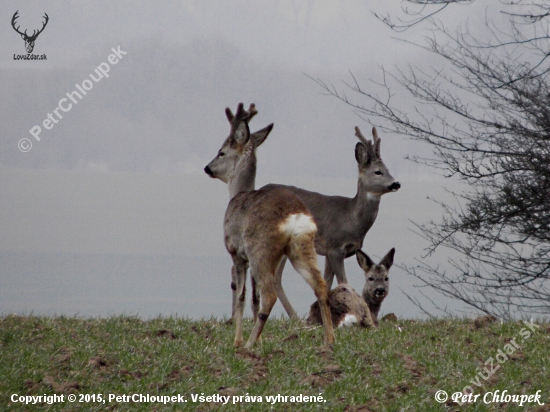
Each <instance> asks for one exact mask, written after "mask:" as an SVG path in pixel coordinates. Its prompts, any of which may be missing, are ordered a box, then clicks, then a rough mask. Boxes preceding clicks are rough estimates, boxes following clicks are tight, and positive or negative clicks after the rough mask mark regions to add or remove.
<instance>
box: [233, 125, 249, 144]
mask: <svg viewBox="0 0 550 412" xmlns="http://www.w3.org/2000/svg"><path fill="white" fill-rule="evenodd" d="M233 136H234V138H235V141H236V142H237V144H240V145H243V144H245V143H246V142H248V139H249V138H250V129H249V128H248V125H247V124H246V122H245V121H242V122H240V123H239V125H238V126H237V129H236V130H235V134H234V135H233Z"/></svg>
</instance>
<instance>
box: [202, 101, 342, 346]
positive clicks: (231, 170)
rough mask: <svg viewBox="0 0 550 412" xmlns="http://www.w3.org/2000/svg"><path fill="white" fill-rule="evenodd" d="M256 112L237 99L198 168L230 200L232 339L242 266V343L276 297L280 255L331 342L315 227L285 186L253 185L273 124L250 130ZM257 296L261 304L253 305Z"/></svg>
mask: <svg viewBox="0 0 550 412" xmlns="http://www.w3.org/2000/svg"><path fill="white" fill-rule="evenodd" d="M256 113H257V111H256V109H255V107H254V104H251V105H250V108H249V110H248V111H245V110H244V109H243V104H242V103H239V106H238V108H237V112H236V113H235V115H233V113H232V112H231V110H230V109H229V108H227V109H226V116H227V119H228V120H229V123H230V124H231V131H230V134H229V136H228V137H227V139H225V141H224V143H223V145H222V147H221V149H220V150H219V152H218V154H217V156H216V157H215V158H214V159H213V160H212V161H211V162H210V163H209V164H208V165H207V166H206V167H205V168H204V171H205V172H206V173H207V174H208V175H209V176H210V177H213V178H218V179H220V180H222V181H223V182H225V183H227V184H228V185H229V197H230V201H229V204H228V206H227V210H226V212H225V218H224V242H225V247H226V249H227V251H228V252H229V254H230V255H231V258H232V260H233V268H232V270H231V274H232V279H233V282H234V284H235V290H234V293H235V297H236V299H234V301H235V306H234V321H235V328H236V331H235V341H234V344H235V346H236V347H238V346H241V345H242V343H243V334H242V321H243V312H244V301H245V283H246V271H247V268H248V266H250V273H251V278H252V289H253V291H252V293H253V299H252V302H253V306H252V311H253V315H254V327H253V329H252V332H251V334H250V337H249V339H248V341H247V342H246V345H245V348H247V349H250V348H252V346H254V343H255V342H256V341H257V340H258V338H259V337H260V334H261V333H262V329H263V327H264V325H265V322H266V320H267V318H268V317H269V314H270V313H271V309H272V308H273V305H274V304H275V302H276V301H277V292H276V286H275V272H276V270H277V268H278V266H279V264H280V262H281V260H282V259H283V257H286V258H288V259H290V262H291V263H292V266H293V267H294V269H296V271H297V272H298V273H300V275H302V277H303V278H304V279H305V281H306V282H307V283H308V284H309V285H310V286H311V287H312V289H313V291H314V292H315V296H316V297H317V300H318V301H319V305H320V308H321V317H322V320H323V325H324V339H325V343H326V344H332V343H333V342H334V331H333V328H332V322H331V321H330V312H329V308H328V303H327V288H326V283H325V281H324V280H323V277H322V276H321V272H320V271H319V268H318V267H317V261H316V254H315V248H314V244H313V240H314V238H315V233H316V231H317V227H316V225H315V222H314V220H313V218H312V216H311V213H310V212H309V210H308V209H307V207H306V206H305V205H304V204H303V203H302V202H301V201H300V199H299V198H298V197H297V196H296V195H295V194H293V193H292V192H291V191H289V190H286V189H283V188H273V189H271V190H254V185H255V178H256V148H257V147H258V146H260V145H261V144H262V143H263V142H264V140H265V139H266V138H267V136H268V134H269V132H270V131H271V129H272V127H273V125H272V124H271V125H269V126H267V127H266V128H264V129H262V130H259V131H257V132H256V133H253V134H251V133H250V129H249V127H248V122H249V121H250V119H251V118H252V117H253V116H254V115H255V114H256ZM260 297H261V304H262V307H261V309H259V303H260V299H259V298H260Z"/></svg>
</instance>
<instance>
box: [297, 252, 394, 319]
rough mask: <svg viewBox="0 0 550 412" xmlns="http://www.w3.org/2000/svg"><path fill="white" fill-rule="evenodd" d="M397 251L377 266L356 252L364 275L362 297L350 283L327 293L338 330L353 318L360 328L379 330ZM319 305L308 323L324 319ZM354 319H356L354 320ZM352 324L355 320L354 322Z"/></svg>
mask: <svg viewBox="0 0 550 412" xmlns="http://www.w3.org/2000/svg"><path fill="white" fill-rule="evenodd" d="M394 255H395V248H392V249H391V250H390V251H389V252H388V253H387V254H386V256H384V257H383V258H382V260H381V261H380V263H379V264H378V265H375V264H374V262H373V261H372V260H371V258H370V257H368V256H367V255H366V254H365V253H363V252H362V251H361V250H357V262H358V263H359V266H360V267H361V269H363V271H364V272H365V287H364V288H363V296H362V297H360V296H359V295H358V294H357V292H356V291H355V290H354V289H353V288H352V287H351V286H349V285H348V284H347V283H341V284H340V285H338V286H337V287H336V288H334V289H333V290H331V291H330V292H329V293H328V303H329V306H330V314H331V317H332V322H333V325H334V326H335V327H338V326H342V325H345V324H347V322H348V321H349V320H350V318H351V317H354V318H355V319H354V320H355V322H356V323H358V324H359V326H363V327H369V326H374V325H376V326H378V312H379V311H380V306H381V305H382V301H383V300H384V299H385V298H386V296H388V293H389V291H390V285H389V278H388V273H389V270H390V268H391V266H392V265H393V257H394ZM320 316H321V315H320V312H319V305H318V304H317V302H315V303H313V304H312V305H311V308H310V311H309V315H308V319H307V321H308V323H320V321H321V317H320ZM351 319H353V318H351ZM351 322H353V320H351Z"/></svg>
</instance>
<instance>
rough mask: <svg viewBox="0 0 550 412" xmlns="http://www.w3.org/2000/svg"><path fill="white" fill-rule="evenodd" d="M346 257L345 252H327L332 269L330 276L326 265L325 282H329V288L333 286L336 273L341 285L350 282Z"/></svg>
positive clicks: (327, 259) (327, 260)
mask: <svg viewBox="0 0 550 412" xmlns="http://www.w3.org/2000/svg"><path fill="white" fill-rule="evenodd" d="M344 258H345V256H344V254H343V253H340V252H339V251H331V252H329V253H327V257H326V262H327V263H329V264H330V270H331V275H330V277H328V276H327V270H326V265H325V282H327V290H330V289H331V288H332V280H333V279H334V275H336V281H337V282H338V284H339V285H340V284H341V283H348V279H347V277H346V270H345V268H344ZM329 281H330V283H329Z"/></svg>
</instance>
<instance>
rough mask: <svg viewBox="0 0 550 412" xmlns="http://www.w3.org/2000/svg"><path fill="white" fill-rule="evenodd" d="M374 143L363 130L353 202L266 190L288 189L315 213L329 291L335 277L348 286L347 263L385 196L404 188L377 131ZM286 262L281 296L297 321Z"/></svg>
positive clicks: (357, 152) (304, 192) (279, 285)
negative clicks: (385, 159) (390, 166)
mask: <svg viewBox="0 0 550 412" xmlns="http://www.w3.org/2000/svg"><path fill="white" fill-rule="evenodd" d="M372 135H373V141H374V144H373V142H371V141H370V140H367V139H365V137H364V136H363V135H362V134H361V131H360V130H359V127H355V136H357V138H358V139H359V142H358V143H357V145H356V146H355V159H356V160H357V165H358V168H359V178H358V182H357V194H356V195H355V197H353V198H348V197H342V196H327V195H322V194H320V193H316V192H310V191H308V190H304V189H300V188H297V187H294V186H285V185H278V184H269V185H266V186H264V187H263V188H262V189H273V188H285V189H288V190H290V191H292V192H293V193H295V194H296V195H298V197H299V198H300V200H301V201H302V202H303V203H304V204H305V205H306V207H307V208H308V209H309V210H310V211H311V213H312V215H313V218H314V219H315V222H316V224H317V235H316V237H315V250H316V252H317V254H319V255H321V256H325V273H324V279H325V282H326V283H327V288H328V289H330V288H331V287H332V281H333V279H334V275H336V280H337V281H338V284H340V283H347V278H346V273H345V270H344V259H345V258H347V257H349V256H353V255H354V254H355V252H356V251H357V250H358V249H360V248H361V247H362V246H363V240H364V238H365V235H366V234H367V232H368V231H369V229H370V228H371V226H372V225H373V223H374V221H375V219H376V216H377V215H378V208H379V206H380V198H381V197H382V195H384V194H386V193H390V192H396V191H397V190H399V188H400V187H401V185H400V184H399V182H397V181H396V180H395V179H394V178H393V177H392V176H391V174H390V172H389V171H388V169H387V167H386V165H384V162H383V161H382V159H381V157H380V138H379V137H378V133H377V132H376V128H374V127H373V128H372ZM284 265H285V260H284V259H283V261H282V262H281V265H280V266H279V268H278V270H277V274H276V278H277V280H276V288H277V296H278V297H279V299H280V300H281V303H282V304H283V306H284V308H285V310H286V312H287V314H288V316H289V317H290V318H297V315H296V312H295V311H294V309H293V308H292V305H291V304H290V302H289V301H288V298H287V297H286V294H285V292H284V290H283V287H282V283H281V276H282V273H283V269H284Z"/></svg>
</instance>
